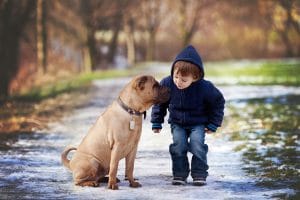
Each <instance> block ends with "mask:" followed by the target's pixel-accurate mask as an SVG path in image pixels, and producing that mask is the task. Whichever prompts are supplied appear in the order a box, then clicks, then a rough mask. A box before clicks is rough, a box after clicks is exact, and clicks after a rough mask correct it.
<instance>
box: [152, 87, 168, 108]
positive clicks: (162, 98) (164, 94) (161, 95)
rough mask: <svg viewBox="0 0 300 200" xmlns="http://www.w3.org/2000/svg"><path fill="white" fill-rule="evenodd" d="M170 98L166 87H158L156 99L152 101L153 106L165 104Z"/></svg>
mask: <svg viewBox="0 0 300 200" xmlns="http://www.w3.org/2000/svg"><path fill="white" fill-rule="evenodd" d="M169 98H170V90H169V88H167V87H160V88H159V89H158V93H157V97H156V98H155V99H154V104H161V103H165V102H167V101H168V100H169Z"/></svg>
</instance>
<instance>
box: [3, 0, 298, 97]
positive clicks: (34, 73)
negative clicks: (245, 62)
mask: <svg viewBox="0 0 300 200" xmlns="http://www.w3.org/2000/svg"><path fill="white" fill-rule="evenodd" d="M299 4H300V2H299V1H296V0H277V1H273V0H250V1H248V0H246V1H242V0H230V1H217V0H22V1H18V0H0V19H1V21H0V96H1V97H2V98H3V97H4V98H5V97H8V96H11V95H16V94H17V95H19V94H20V93H22V92H24V91H27V92H28V89H32V88H33V87H34V86H40V85H45V84H47V83H49V82H53V81H57V80H61V79H65V78H66V77H74V75H78V74H82V73H90V72H93V71H96V70H107V69H116V68H117V69H124V68H130V67H133V66H135V65H136V64H137V63H141V62H145V61H147V62H149V61H166V62H171V61H172V59H174V57H175V56H176V54H177V53H178V52H179V50H181V49H182V48H183V47H184V46H186V45H187V44H193V45H194V46H195V47H196V48H197V49H198V50H199V52H200V54H201V56H202V57H203V59H204V62H208V61H223V60H229V59H262V58H263V59H266V58H268V59H270V58H272V59H274V58H277V59H278V58H279V59H282V58H299V55H300V25H299V23H300V11H299V9H300V7H299ZM223 71H225V70H223ZM292 74H293V73H292Z"/></svg>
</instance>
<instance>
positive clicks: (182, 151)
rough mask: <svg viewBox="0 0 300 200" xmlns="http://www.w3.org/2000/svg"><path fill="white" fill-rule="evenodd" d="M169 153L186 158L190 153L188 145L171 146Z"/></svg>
mask: <svg viewBox="0 0 300 200" xmlns="http://www.w3.org/2000/svg"><path fill="white" fill-rule="evenodd" d="M169 151H170V153H171V154H172V155H174V156H185V155H186V154H187V152H188V147H187V146H186V145H180V144H171V145H170V147H169Z"/></svg>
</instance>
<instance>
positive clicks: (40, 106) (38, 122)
mask: <svg viewBox="0 0 300 200" xmlns="http://www.w3.org/2000/svg"><path fill="white" fill-rule="evenodd" d="M90 90H92V88H84V89H81V90H76V91H73V92H69V93H63V94H60V95H58V96H56V97H52V98H47V99H44V100H41V101H21V100H7V101H4V102H1V104H0V134H10V133H21V132H22V133H24V132H27V133H30V132H34V131H37V130H42V129H46V128H47V124H48V123H49V122H55V121H58V120H60V119H61V117H62V116H66V115H69V114H70V113H72V110H74V109H75V108H79V107H81V106H83V104H84V102H87V99H88V98H90V96H91V92H90Z"/></svg>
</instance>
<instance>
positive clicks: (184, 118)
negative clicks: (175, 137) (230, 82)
mask: <svg viewBox="0 0 300 200" xmlns="http://www.w3.org/2000/svg"><path fill="white" fill-rule="evenodd" d="M180 60H181V61H187V62H191V63H193V64H195V65H196V66H198V67H199V69H200V70H201V71H202V74H203V76H202V77H201V78H200V80H198V81H196V82H193V83H192V84H191V85H190V86H189V87H188V88H186V89H183V90H180V89H178V88H177V87H176V85H175V84H174V82H173V78H172V75H173V66H174V64H175V63H176V62H177V61H180ZM160 84H161V85H163V86H166V87H168V88H169V89H170V93H171V95H170V99H169V101H168V102H166V103H164V104H159V105H154V106H153V107H152V114H151V122H152V129H161V128H162V126H161V124H162V123H163V122H164V117H165V115H166V114H167V109H168V111H169V119H168V122H169V123H177V124H179V125H182V126H188V125H199V124H202V125H205V126H206V127H207V128H208V129H209V130H211V131H213V132H215V131H216V130H217V128H218V127H220V126H221V124H222V121H223V116H224V104H225V100H224V97H223V95H222V93H221V92H220V91H219V90H218V89H217V88H216V87H215V86H214V85H213V84H212V83H211V82H209V81H207V80H204V69H203V64H202V60H201V57H200V55H199V54H198V52H197V51H196V49H195V48H194V47H193V46H191V45H190V46H188V47H186V48H185V49H183V51H182V52H180V53H179V54H178V55H177V57H176V58H175V61H174V62H173V65H172V68H171V76H168V77H166V78H164V79H163V80H162V81H161V82H160Z"/></svg>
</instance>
